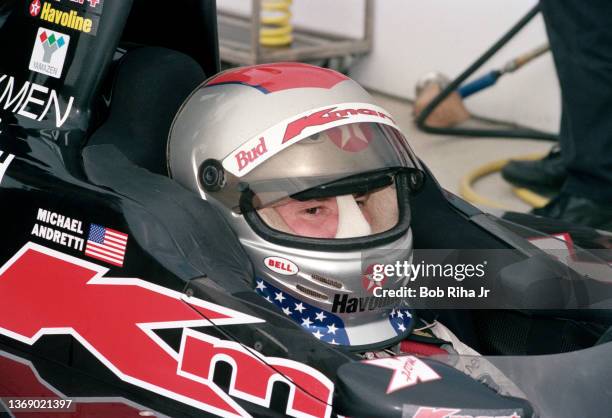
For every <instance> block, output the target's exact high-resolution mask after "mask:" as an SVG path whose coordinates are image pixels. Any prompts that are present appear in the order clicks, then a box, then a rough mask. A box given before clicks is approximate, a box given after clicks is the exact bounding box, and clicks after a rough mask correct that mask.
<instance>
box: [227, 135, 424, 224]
mask: <svg viewBox="0 0 612 418" xmlns="http://www.w3.org/2000/svg"><path fill="white" fill-rule="evenodd" d="M406 169H418V170H420V169H421V167H420V165H419V163H418V160H417V158H416V157H415V155H414V153H413V152H412V150H411V149H410V147H409V146H408V143H407V141H406V140H405V139H404V137H403V135H402V134H401V133H400V132H399V131H397V130H396V129H394V128H392V127H390V126H386V125H382V124H377V123H353V124H347V125H342V126H337V127H334V128H331V129H327V130H324V131H321V132H318V133H316V134H314V135H311V136H309V137H307V138H304V139H302V140H301V141H299V142H297V143H295V144H294V145H292V146H290V147H288V148H286V149H284V150H282V151H280V152H279V153H278V154H276V155H274V156H272V157H271V158H269V159H268V160H267V161H266V162H265V163H264V164H262V165H260V166H258V167H256V168H255V169H253V170H252V171H251V172H249V173H248V174H247V175H245V176H244V177H241V178H236V177H233V176H231V175H230V176H229V177H230V178H229V179H228V184H227V185H226V187H224V188H223V190H222V191H220V192H218V193H215V197H216V198H217V199H218V200H219V201H221V202H222V203H224V204H225V205H226V206H228V207H230V208H231V209H233V210H234V211H236V212H238V211H243V210H244V205H241V204H240V199H244V198H245V192H246V191H248V199H249V202H248V205H247V206H248V207H249V208H250V209H253V210H257V211H258V213H260V215H263V216H262V219H264V220H265V221H268V222H267V223H269V226H271V227H273V228H274V229H279V228H280V229H279V230H281V231H284V232H289V231H287V230H286V226H282V227H280V226H279V225H282V223H279V222H275V221H274V219H273V218H276V220H278V216H276V215H275V213H276V214H278V215H279V216H280V217H281V218H283V214H285V215H287V216H288V213H289V212H299V211H306V212H305V213H308V212H310V213H311V214H312V213H313V212H314V211H315V210H316V207H319V209H321V211H320V212H324V211H331V213H339V212H340V211H343V212H346V211H347V210H348V211H349V212H351V213H355V214H356V211H355V207H359V208H361V209H364V208H367V209H368V211H367V212H366V214H365V215H364V216H366V218H367V216H370V219H372V217H376V218H379V217H377V216H374V215H371V214H372V213H378V212H379V211H380V209H381V208H382V207H384V206H387V205H389V207H390V208H391V209H392V208H393V206H395V207H397V197H396V192H395V186H394V185H393V184H392V183H393V181H386V182H385V181H384V180H383V181H382V182H381V179H380V176H378V177H376V178H374V179H373V180H372V179H371V178H368V179H366V180H365V183H364V181H355V182H348V183H346V184H344V185H343V186H342V187H340V188H334V187H335V185H337V184H338V183H342V182H341V180H344V179H350V178H353V177H357V176H360V175H363V174H364V173H376V172H388V173H392V172H398V171H401V170H406ZM386 178H387V179H392V178H393V176H392V175H387V176H386ZM370 180H371V181H370ZM368 181H370V183H371V184H368ZM325 185H333V186H334V187H331V188H329V189H326V187H325ZM306 191H312V193H311V194H310V195H307V193H306V194H304V195H302V196H301V195H300V194H302V193H304V192H306ZM317 191H318V194H317ZM349 197H352V199H349ZM308 200H311V202H307V201H308ZM351 200H352V201H351ZM316 204H319V206H316ZM313 205H314V206H315V208H313ZM344 209H346V210H344ZM266 215H268V216H266ZM285 223H286V222H285ZM390 223H393V224H395V223H397V222H396V220H395V222H391V221H382V220H380V221H374V224H376V225H375V227H374V230H376V231H378V232H381V231H382V230H384V229H388V228H387V226H388V225H389V224H390Z"/></svg>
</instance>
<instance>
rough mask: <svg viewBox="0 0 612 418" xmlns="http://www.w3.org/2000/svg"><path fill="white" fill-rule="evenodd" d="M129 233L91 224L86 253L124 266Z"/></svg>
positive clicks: (115, 264)
mask: <svg viewBox="0 0 612 418" xmlns="http://www.w3.org/2000/svg"><path fill="white" fill-rule="evenodd" d="M127 241H128V235H127V234H124V233H123V232H119V231H115V230H113V229H110V228H105V227H103V226H100V225H96V224H91V226H90V227H89V236H88V238H87V245H86V247H85V255H87V256H89V257H91V258H95V259H97V260H102V261H105V262H107V263H109V264H112V265H114V266H117V267H123V260H124V257H125V249H126V247H127Z"/></svg>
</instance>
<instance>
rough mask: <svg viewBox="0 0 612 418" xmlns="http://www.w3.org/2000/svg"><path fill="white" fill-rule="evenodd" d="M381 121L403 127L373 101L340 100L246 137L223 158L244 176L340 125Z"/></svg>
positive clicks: (234, 171) (230, 166)
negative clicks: (313, 136) (283, 152)
mask: <svg viewBox="0 0 612 418" xmlns="http://www.w3.org/2000/svg"><path fill="white" fill-rule="evenodd" d="M367 122H371V123H381V124H384V125H389V126H392V127H393V128H395V129H398V130H399V128H398V127H397V125H396V124H395V121H394V120H393V119H392V118H391V116H390V113H389V112H387V111H386V110H385V109H383V108H381V107H379V106H376V105H373V104H369V103H340V104H336V105H331V106H325V107H320V108H317V109H312V110H309V111H307V112H304V113H301V114H299V115H297V116H294V117H291V118H289V119H285V120H284V121H282V122H280V123H278V124H276V125H274V126H273V127H271V128H269V129H267V130H265V131H264V132H262V133H261V134H260V135H256V136H254V137H253V138H251V139H249V140H248V141H246V142H245V143H244V144H242V145H241V146H240V147H238V148H237V149H235V150H234V151H232V152H231V153H230V154H229V156H227V157H226V158H225V159H224V160H223V168H225V169H226V170H227V171H229V172H230V173H232V174H233V175H235V176H236V177H243V176H245V175H246V174H248V173H249V172H250V171H251V170H253V169H254V168H255V167H257V166H259V165H260V164H262V163H264V162H265V161H266V160H268V159H269V158H271V157H272V156H274V155H276V154H278V153H279V152H281V151H282V150H284V149H285V148H287V147H289V146H291V145H293V144H295V143H296V142H299V141H301V140H302V139H304V138H307V137H309V136H311V135H314V134H316V133H318V132H321V131H325V130H327V129H331V128H334V127H337V126H342V125H348V124H350V123H367Z"/></svg>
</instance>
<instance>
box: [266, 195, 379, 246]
mask: <svg viewBox="0 0 612 418" xmlns="http://www.w3.org/2000/svg"><path fill="white" fill-rule="evenodd" d="M355 200H356V202H357V204H358V205H359V207H360V209H361V213H362V214H363V217H364V218H365V219H366V221H367V222H368V223H369V224H371V223H372V221H371V216H370V214H369V213H368V211H367V210H366V209H365V208H364V201H365V196H360V197H356V198H355ZM275 209H276V211H277V212H278V214H279V215H280V216H281V218H283V220H284V221H285V223H286V224H287V225H288V226H289V228H291V229H292V231H293V232H294V233H295V234H296V235H299V236H303V237H311V238H334V237H335V236H336V232H337V230H338V202H337V200H336V198H335V197H328V198H322V199H312V200H307V201H303V202H302V201H299V200H294V199H290V200H288V201H286V202H283V203H282V204H280V205H278V206H275Z"/></svg>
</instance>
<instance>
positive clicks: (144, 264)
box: [0, 0, 612, 418]
mask: <svg viewBox="0 0 612 418" xmlns="http://www.w3.org/2000/svg"><path fill="white" fill-rule="evenodd" d="M33 6H34V9H32V7H33ZM36 7H39V8H40V9H36ZM45 8H46V9H45ZM51 12H53V14H52V13H51ZM43 13H45V14H44V15H43ZM71 16H72V17H71ZM215 16H216V9H215V3H214V1H211V0H181V1H179V2H169V1H158V0H148V1H144V0H142V1H134V2H132V1H131V0H101V1H97V0H96V1H90V0H85V1H78V0H76V1H75V0H33V1H20V0H19V1H18V0H8V1H5V2H3V3H2V4H0V44H1V45H2V58H1V60H0V118H1V119H0V151H1V152H2V154H1V155H0V201H1V202H2V212H1V213H2V217H1V222H2V232H3V233H2V235H1V236H0V241H1V244H0V264H1V265H2V266H3V267H2V268H1V270H0V305H2V307H0V380H1V383H0V390H2V392H0V397H2V398H4V399H5V400H6V398H8V397H17V398H27V397H32V396H39V397H40V396H43V397H62V396H63V397H67V398H71V399H75V405H76V406H75V408H76V409H74V411H73V412H72V413H73V414H74V416H111V414H112V416H143V412H144V413H145V416H146V414H152V415H155V416H164V415H166V416H173V417H174V416H177V417H178V416H208V415H223V416H241V415H242V416H244V415H248V414H250V415H253V416H284V415H285V414H287V415H291V416H299V417H304V416H336V415H341V416H351V417H357V416H363V417H383V416H384V417H400V416H402V417H408V416H410V417H412V416H419V417H421V418H422V417H425V416H428V417H429V416H437V417H451V416H476V415H478V416H517V417H522V416H524V417H531V416H534V413H535V412H534V409H533V408H534V406H535V411H537V413H539V414H540V415H541V416H551V417H553V416H554V417H556V418H559V417H562V416H568V417H569V416H582V417H587V416H600V415H598V413H599V411H601V410H609V409H610V406H611V404H612V400H611V397H612V395H610V389H609V384H608V383H609V377H610V376H611V375H612V371H611V369H610V367H612V366H611V365H612V362H610V361H603V360H605V359H606V358H607V359H608V360H609V359H610V358H611V357H610V356H611V355H612V349H611V348H610V344H606V343H605V341H606V335H607V334H606V330H608V327H609V326H610V325H612V314H610V311H608V310H607V308H609V306H608V305H606V304H605V302H606V301H609V298H608V296H609V293H606V292H609V289H608V288H607V287H606V286H605V285H606V283H604V284H603V285H601V286H602V287H601V292H602V293H601V295H600V296H601V298H600V299H598V302H601V303H600V305H597V306H598V307H599V308H600V309H573V310H568V311H563V310H555V309H552V307H553V306H554V305H555V304H554V303H553V302H554V301H553V302H551V303H550V304H546V303H544V304H543V305H542V306H545V307H549V306H550V307H551V309H548V310H546V311H543V310H538V311H536V310H533V309H525V310H503V311H502V310H493V311H490V310H489V311H482V312H481V311H475V310H463V311H458V312H449V311H446V312H437V313H436V315H438V317H439V318H443V319H444V322H445V323H446V324H447V325H448V326H449V327H450V328H451V329H453V330H454V331H455V332H456V333H457V335H459V336H460V337H461V338H462V339H463V340H464V341H466V342H467V343H468V344H469V345H471V346H472V347H474V348H475V349H477V350H479V351H480V352H482V353H484V354H489V355H504V356H506V357H505V364H498V366H499V367H500V368H501V369H503V371H504V373H506V374H507V375H510V376H512V377H511V378H513V379H516V383H517V384H518V385H519V386H520V387H521V389H522V391H523V392H524V394H525V398H526V399H522V398H517V397H512V396H503V395H501V394H500V393H497V392H496V391H495V390H493V389H492V388H491V387H490V386H491V385H486V384H483V383H481V382H479V381H477V380H476V379H473V378H472V377H470V376H467V375H465V374H464V373H462V372H460V371H458V370H456V369H455V368H454V367H452V365H451V363H452V362H450V361H444V360H442V359H428V358H423V359H420V360H419V361H420V362H422V364H424V365H425V367H428V368H430V369H431V370H434V371H435V373H436V374H437V375H438V376H439V378H438V379H435V380H433V381H422V382H419V381H418V378H415V384H413V385H411V386H409V387H407V388H405V389H403V390H400V391H396V392H393V393H386V389H387V385H388V383H389V380H390V379H392V378H393V375H394V373H395V372H394V371H392V370H388V369H385V368H380V367H375V366H372V365H369V364H367V363H363V362H361V361H360V360H361V359H362V358H361V357H360V356H359V355H358V354H357V353H353V352H351V351H349V350H346V349H344V348H339V347H334V346H330V345H328V344H326V343H323V342H320V341H318V340H317V339H316V338H314V337H312V336H311V335H310V334H309V333H305V332H304V331H303V330H302V328H301V327H300V326H299V325H297V324H295V323H294V322H293V321H291V320H289V319H288V318H286V317H285V316H284V315H283V314H282V313H280V312H278V311H277V310H275V309H274V307H273V306H271V305H270V306H266V304H265V303H264V302H263V301H262V299H261V298H260V297H259V296H258V295H256V294H255V292H253V290H252V282H253V273H252V268H251V265H250V263H249V261H248V258H247V256H246V255H245V253H244V252H243V250H242V248H241V246H240V244H239V242H238V240H237V238H236V237H235V235H234V233H233V232H232V230H231V229H230V228H229V226H228V225H227V223H226V222H225V221H224V220H223V218H221V217H220V215H218V214H217V212H216V211H215V210H214V209H213V208H212V207H211V206H210V205H209V204H207V202H205V201H202V200H201V199H199V197H197V196H195V195H194V194H192V193H190V192H188V191H187V190H185V189H183V188H182V187H180V186H179V185H177V184H176V183H175V182H173V181H172V180H171V179H169V178H168V177H167V170H166V166H165V148H166V140H167V135H168V132H169V129H170V124H171V123H172V119H173V116H174V114H175V113H176V111H177V110H178V108H179V106H180V105H181V103H182V102H183V100H184V99H185V98H186V97H187V95H188V94H189V93H190V92H191V91H192V90H193V89H194V88H195V87H196V86H198V85H199V84H200V83H201V82H202V81H204V79H205V78H206V77H208V76H211V75H213V74H215V73H217V72H218V71H219V57H218V45H217V44H218V42H217V35H216V20H215ZM77 18H81V19H83V21H80V20H77ZM83 22H85V23H83ZM88 22H89V23H88ZM41 30H42V31H44V32H45V42H46V39H47V38H48V36H50V35H49V34H52V33H56V34H64V36H65V38H64V40H63V41H62V44H63V45H62V46H60V48H62V47H63V48H66V49H67V52H66V56H65V61H64V62H63V63H62V64H61V65H60V66H59V67H61V68H59V69H58V66H57V65H56V68H50V69H49V68H48V69H46V70H45V69H43V70H42V71H46V72H53V71H56V72H59V73H61V74H58V75H59V76H58V77H55V76H50V75H45V74H43V73H41V72H39V71H35V70H32V69H31V68H32V65H36V64H35V63H34V58H33V54H34V52H33V51H34V50H33V46H32V45H33V44H34V46H35V47H36V43H37V42H42V41H41V39H42V38H40V36H41V35H42V32H41ZM68 36H69V38H68ZM56 38H57V39H58V38H59V35H58V36H57V37H56ZM57 39H55V41H56V42H57ZM43 58H44V57H43ZM43 61H44V59H43ZM33 63H34V64H33ZM34 68H36V67H34ZM424 184H425V185H424V188H423V190H422V191H421V192H420V194H419V195H417V196H416V197H415V198H414V199H413V207H412V213H413V219H414V221H413V233H414V237H415V246H416V248H426V249H446V248H453V249H456V250H457V251H459V250H464V249H465V250H468V249H469V250H474V249H486V250H511V251H512V252H513V254H514V255H515V257H517V258H516V259H513V260H511V261H504V262H505V263H507V264H513V265H514V264H517V263H518V264H519V265H520V269H521V270H520V271H519V272H520V274H518V275H517V276H516V277H514V278H515V279H516V280H514V281H513V282H516V284H515V285H516V286H517V289H518V290H517V292H518V294H521V295H523V294H524V293H522V290H524V289H526V288H529V284H530V281H533V282H534V283H535V282H538V283H540V281H539V279H541V277H539V276H538V275H540V274H541V273H542V270H541V267H542V266H541V265H540V264H538V261H537V260H539V258H538V257H545V254H543V253H542V252H541V250H539V249H538V248H537V247H535V246H534V245H532V244H531V243H530V242H529V241H528V240H527V238H530V237H533V236H538V235H541V236H545V234H543V233H542V232H541V231H544V233H546V234H554V233H557V232H565V233H568V234H574V235H573V238H574V241H575V242H576V243H579V244H581V245H582V247H585V248H589V249H592V248H597V249H601V250H605V249H606V248H610V243H611V242H612V239H611V238H610V236H607V235H605V234H602V233H599V232H597V231H593V230H589V229H584V228H575V227H571V226H569V227H568V226H566V225H561V224H555V223H546V221H542V220H538V219H535V218H533V217H529V216H527V215H516V214H506V215H503V217H502V218H506V220H504V219H502V218H497V217H493V216H491V215H487V214H483V213H482V212H480V211H479V210H477V209H475V208H473V207H471V206H470V205H469V204H467V203H465V202H464V201H462V200H461V199H459V198H457V197H455V196H453V195H451V194H449V193H447V192H445V191H443V190H442V189H441V188H440V187H439V185H438V184H437V183H436V182H435V179H434V178H433V177H432V176H431V174H430V173H428V174H427V179H426V181H425V183H424ZM96 228H103V229H104V230H105V231H110V232H112V233H115V234H118V235H117V236H118V237H119V239H120V240H125V242H126V245H125V246H124V249H123V250H122V252H123V254H122V255H121V256H119V258H117V257H118V256H117V255H116V254H115V255H112V256H109V257H107V258H105V257H104V253H103V252H102V253H101V252H99V251H98V252H96V251H93V250H88V242H89V241H90V238H91V234H93V232H92V231H95V230H96ZM534 228H536V229H534ZM555 228H557V229H555ZM538 230H539V231H538ZM449 231H450V233H449ZM88 251H89V252H88ZM587 253H588V254H592V252H590V251H589V252H587ZM91 254H94V257H92V256H91ZM606 254H607V253H605V254H596V255H593V256H592V257H593V259H597V260H598V261H601V260H602V259H604V260H606V257H607V255H606ZM96 255H97V256H96ZM534 259H535V260H536V261H532V260H534ZM523 260H526V262H525V263H522V264H521V262H522V261H523ZM603 265H605V263H603ZM605 274H606V270H604V275H605ZM608 278H610V277H609V276H608ZM562 279H564V277H555V276H552V277H551V280H549V281H547V282H546V283H547V284H546V286H547V287H546V286H545V287H544V288H539V291H540V293H538V295H539V296H542V295H544V296H542V297H545V298H546V297H549V296H550V294H553V295H554V294H555V292H554V290H555V289H557V287H558V281H559V280H562ZM598 283H599V282H598ZM513 286H514V284H513ZM551 289H552V290H553V291H552V292H551ZM546 295H549V296H546ZM539 296H538V297H539ZM585 297H586V296H585ZM587 299H588V302H584V303H582V304H578V305H577V306H579V307H589V308H592V305H593V304H592V303H590V301H591V299H589V298H587ZM500 322H501V323H502V324H508V328H509V329H511V330H513V331H514V332H515V333H514V334H512V333H510V334H508V333H505V332H500V331H499V328H498V324H499V323H500ZM522 327H527V328H528V329H530V330H533V329H536V330H537V331H534V332H536V333H538V334H539V335H540V337H541V338H535V337H534V338H533V339H526V340H525V341H522V342H516V333H520V332H521V331H520V330H521V329H523V328H522ZM549 334H550V335H552V337H550V336H549ZM559 336H560V337H559ZM607 338H609V336H608V337H607ZM543 340H546V344H542V345H545V346H546V348H543V349H541V351H540V352H538V347H540V344H539V342H541V341H543ZM598 343H599V344H598ZM533 354H541V355H543V357H541V358H540V360H538V361H537V364H538V365H540V367H542V369H541V370H540V371H541V373H534V374H533V376H529V370H534V369H535V368H536V366H535V365H534V364H533V363H530V361H533V357H530V356H529V355H533ZM511 355H517V356H518V355H527V356H524V357H510V356H511ZM555 356H562V357H561V358H559V357H555ZM563 356H567V357H563ZM492 361H493V360H492ZM550 362H552V363H550ZM583 362H584V363H583ZM563 368H566V370H562V369H563ZM576 369H578V370H583V371H584V373H576ZM400 372H401V371H400ZM398 373H399V372H398ZM553 376H554V379H555V380H554V381H555V382H556V383H557V384H558V385H559V386H560V388H561V389H560V390H559V391H558V392H557V393H555V392H551V391H550V389H549V388H548V385H550V382H551V380H550V378H552V377H553ZM525 382H530V384H525ZM570 382H571V383H570ZM44 388H46V389H44ZM570 389H571V392H568V393H565V392H564V391H565V390H567V391H569V390H570ZM568 399H569V401H568ZM0 405H2V403H0ZM100 405H101V406H100ZM4 407H5V408H8V406H7V405H6V402H4ZM0 408H1V406H0ZM96 408H99V409H96ZM0 411H1V409H0ZM443 412H444V414H442V413H443ZM10 413H11V414H14V416H19V415H18V414H19V412H15V411H14V410H11V412H10ZM513 414H514V415H513ZM43 416H44V415H43ZM51 416H52V415H51ZM62 416H68V415H62ZM149 416H151V415H149Z"/></svg>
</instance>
